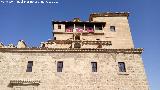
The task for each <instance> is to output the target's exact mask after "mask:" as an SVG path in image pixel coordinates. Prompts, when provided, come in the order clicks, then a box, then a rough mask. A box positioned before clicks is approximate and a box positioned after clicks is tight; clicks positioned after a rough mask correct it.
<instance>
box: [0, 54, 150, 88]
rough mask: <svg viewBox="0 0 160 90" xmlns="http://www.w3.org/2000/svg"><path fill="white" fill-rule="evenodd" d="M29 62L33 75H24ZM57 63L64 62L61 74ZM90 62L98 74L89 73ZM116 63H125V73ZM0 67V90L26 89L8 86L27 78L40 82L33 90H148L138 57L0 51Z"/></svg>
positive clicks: (136, 55)
mask: <svg viewBox="0 0 160 90" xmlns="http://www.w3.org/2000/svg"><path fill="white" fill-rule="evenodd" d="M28 61H33V71H32V72H26V68H27V63H28ZM58 61H63V64H64V67H63V72H57V62H58ZM93 61H95V62H97V66H98V71H97V72H92V70H91V68H92V67H91V62H93ZM118 62H125V64H126V72H123V73H122V72H119V68H118ZM0 68H1V69H0V90H28V89H25V88H23V86H21V85H18V86H19V87H22V89H19V88H18V89H13V88H14V87H15V86H13V87H12V86H10V85H9V83H10V80H26V79H29V80H30V79H31V80H40V85H38V87H36V88H34V89H32V90H149V89H148V83H147V80H146V75H145V71H144V66H143V62H142V59H141V56H140V55H139V54H123V53H119V54H115V53H69V52H68V53H67V52H64V53H60V52H59V53H56V52H52V53H7V52H6V53H2V52H1V53H0ZM26 86H27V85H26ZM31 86H32V85H31ZM29 90H31V89H29Z"/></svg>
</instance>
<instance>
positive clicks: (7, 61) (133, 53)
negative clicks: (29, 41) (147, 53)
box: [0, 12, 149, 90]
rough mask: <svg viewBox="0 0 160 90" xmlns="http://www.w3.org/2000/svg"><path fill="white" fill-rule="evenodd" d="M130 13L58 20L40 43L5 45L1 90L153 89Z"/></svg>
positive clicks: (0, 56)
mask: <svg viewBox="0 0 160 90" xmlns="http://www.w3.org/2000/svg"><path fill="white" fill-rule="evenodd" d="M128 17H129V13H127V12H115V13H111V12H108V13H93V14H91V15H90V17H89V21H81V20H80V19H79V18H74V19H73V20H72V21H52V25H53V39H51V40H48V41H46V42H41V45H40V47H33V48H30V47H27V45H26V44H25V42H24V41H23V40H20V41H19V42H18V44H17V46H14V45H9V46H5V45H3V43H1V44H0V90H149V85H148V82H147V77H146V74H145V71H144V65H143V62H142V58H141V54H142V51H143V49H141V48H134V44H133V41H132V37H131V32H130V27H129V23H128Z"/></svg>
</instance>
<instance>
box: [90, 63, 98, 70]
mask: <svg viewBox="0 0 160 90" xmlns="http://www.w3.org/2000/svg"><path fill="white" fill-rule="evenodd" d="M91 65H92V72H97V62H91Z"/></svg>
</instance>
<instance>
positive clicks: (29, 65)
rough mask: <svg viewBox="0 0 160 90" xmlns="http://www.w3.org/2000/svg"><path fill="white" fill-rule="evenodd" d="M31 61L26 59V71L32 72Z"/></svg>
mask: <svg viewBox="0 0 160 90" xmlns="http://www.w3.org/2000/svg"><path fill="white" fill-rule="evenodd" d="M32 66H33V61H28V64H27V70H26V72H32Z"/></svg>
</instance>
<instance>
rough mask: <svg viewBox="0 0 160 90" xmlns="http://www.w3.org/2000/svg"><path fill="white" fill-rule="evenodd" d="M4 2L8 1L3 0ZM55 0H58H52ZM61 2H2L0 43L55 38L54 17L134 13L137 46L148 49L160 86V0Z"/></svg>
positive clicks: (154, 86) (154, 84)
mask: <svg viewBox="0 0 160 90" xmlns="http://www.w3.org/2000/svg"><path fill="white" fill-rule="evenodd" d="M3 1H4V0H3ZM48 1H54V0H48ZM55 1H58V2H59V3H58V4H15V3H13V4H3V3H0V42H3V43H4V44H5V45H7V44H9V43H13V44H15V45H16V44H17V41H18V40H20V39H23V40H24V41H26V43H27V44H28V45H29V46H39V44H40V42H42V41H46V40H48V39H50V38H52V33H51V30H52V26H51V21H52V20H72V19H73V18H74V17H79V18H81V19H82V20H88V17H89V14H90V13H93V12H119V11H120V12H130V13H131V14H130V17H129V22H130V27H131V32H132V36H133V40H134V44H135V47H136V48H144V50H145V51H144V53H143V55H142V56H143V62H144V65H145V70H146V73H147V76H148V80H149V84H150V88H151V90H159V89H160V85H159V83H160V77H159V76H160V70H159V66H160V60H158V58H159V56H160V55H159V51H160V47H159V46H160V39H159V38H160V30H159V21H160V18H159V16H160V12H159V9H160V6H159V3H160V1H158V0H55Z"/></svg>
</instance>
